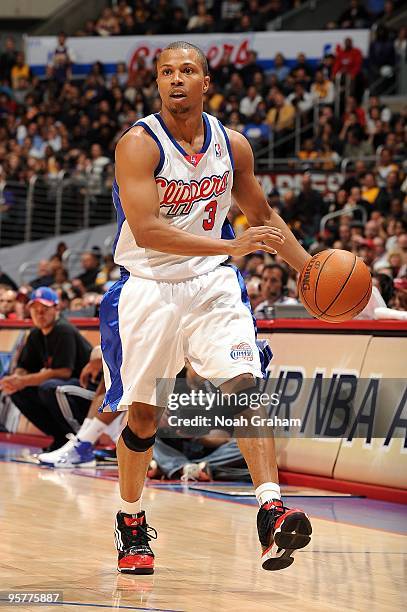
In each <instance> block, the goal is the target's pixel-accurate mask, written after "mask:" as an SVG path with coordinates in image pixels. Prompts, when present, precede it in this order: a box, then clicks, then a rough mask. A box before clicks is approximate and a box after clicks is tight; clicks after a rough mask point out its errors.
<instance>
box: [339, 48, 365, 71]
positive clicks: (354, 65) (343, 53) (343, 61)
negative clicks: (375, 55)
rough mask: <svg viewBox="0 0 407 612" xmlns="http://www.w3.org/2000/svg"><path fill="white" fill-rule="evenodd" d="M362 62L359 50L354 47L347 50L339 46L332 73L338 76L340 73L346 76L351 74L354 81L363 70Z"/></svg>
mask: <svg viewBox="0 0 407 612" xmlns="http://www.w3.org/2000/svg"><path fill="white" fill-rule="evenodd" d="M362 62H363V57H362V53H361V52H360V50H359V49H356V48H355V47H353V48H352V49H349V50H346V49H342V47H340V46H338V47H337V50H336V58H335V63H334V67H333V70H332V73H333V75H334V76H336V74H337V73H338V72H344V73H345V74H350V76H351V77H352V79H354V78H355V76H356V75H357V74H359V72H360V70H361V68H362Z"/></svg>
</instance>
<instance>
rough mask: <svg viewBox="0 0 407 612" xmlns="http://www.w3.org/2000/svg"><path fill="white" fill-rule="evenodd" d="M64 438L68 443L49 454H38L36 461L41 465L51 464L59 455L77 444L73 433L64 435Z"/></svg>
mask: <svg viewBox="0 0 407 612" xmlns="http://www.w3.org/2000/svg"><path fill="white" fill-rule="evenodd" d="M66 437H67V438H68V442H66V443H65V444H64V445H63V446H61V447H60V448H57V449H56V450H54V451H50V452H49V453H40V454H39V455H38V456H37V459H38V460H39V461H40V462H41V463H52V462H53V461H54V459H57V458H58V457H59V456H60V455H61V453H62V454H63V453H65V452H66V451H68V450H69V449H70V448H73V447H74V446H75V444H76V443H77V441H78V438H77V437H76V436H75V434H73V433H69V434H66Z"/></svg>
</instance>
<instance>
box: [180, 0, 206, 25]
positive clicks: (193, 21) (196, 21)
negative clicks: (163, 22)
mask: <svg viewBox="0 0 407 612" xmlns="http://www.w3.org/2000/svg"><path fill="white" fill-rule="evenodd" d="M206 17H207V10H206V5H205V2H204V1H201V2H198V3H197V5H196V12H195V13H194V14H193V15H192V16H191V17H190V19H189V21H188V25H187V26H186V29H187V30H188V32H202V30H203V29H205V26H206ZM183 31H184V32H185V27H184V30H183Z"/></svg>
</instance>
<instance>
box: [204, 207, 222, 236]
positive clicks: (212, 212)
mask: <svg viewBox="0 0 407 612" xmlns="http://www.w3.org/2000/svg"><path fill="white" fill-rule="evenodd" d="M217 208H218V203H217V201H216V200H212V202H209V204H207V205H206V206H205V209H204V210H205V212H207V213H209V214H208V217H207V218H206V219H204V220H203V221H202V227H203V228H204V230H205V231H207V232H209V230H211V229H213V226H214V225H215V216H216V209H217Z"/></svg>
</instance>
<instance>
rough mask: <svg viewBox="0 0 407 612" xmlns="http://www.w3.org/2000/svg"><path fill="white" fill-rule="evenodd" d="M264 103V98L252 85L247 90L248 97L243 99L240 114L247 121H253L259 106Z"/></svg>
mask: <svg viewBox="0 0 407 612" xmlns="http://www.w3.org/2000/svg"><path fill="white" fill-rule="evenodd" d="M261 101H262V97H261V96H260V95H258V93H257V90H256V87H254V85H251V86H250V87H249V88H248V90H247V96H245V97H244V98H242V100H241V102H240V107H239V110H240V113H241V115H244V116H245V117H246V119H251V118H252V117H253V115H254V114H255V112H256V109H257V106H258V104H259V103H260V102H261Z"/></svg>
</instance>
